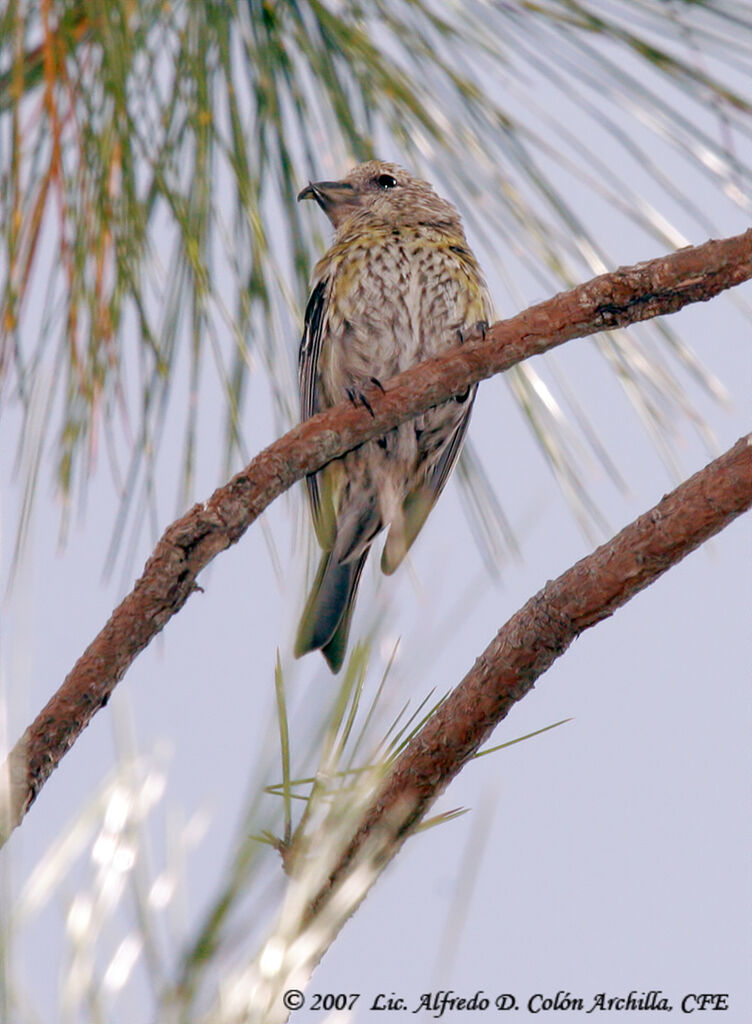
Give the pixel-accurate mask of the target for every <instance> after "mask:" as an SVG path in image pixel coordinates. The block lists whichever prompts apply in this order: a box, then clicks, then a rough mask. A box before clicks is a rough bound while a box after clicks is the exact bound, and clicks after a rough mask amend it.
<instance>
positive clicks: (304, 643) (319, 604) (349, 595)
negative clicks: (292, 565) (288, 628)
mask: <svg viewBox="0 0 752 1024" xmlns="http://www.w3.org/2000/svg"><path fill="white" fill-rule="evenodd" d="M367 557H368V548H366V550H365V551H364V552H363V554H362V555H359V556H358V558H354V559H353V560H352V561H351V562H338V561H336V560H335V559H334V558H332V553H331V551H325V552H324V555H323V557H322V559H321V563H320V564H319V569H318V572H317V573H316V579H315V580H314V583H313V587H312V588H311V593H310V596H309V598H308V601H307V602H306V606H305V608H304V609H303V615H302V617H301V619H300V626H299V627H298V635H297V637H296V639H295V657H296V658H300V657H301V655H303V654H307V653H308V651H316V650H319V649H320V650H321V653H322V654H323V655H324V657H325V658H326V660H327V662H328V664H329V667H330V668H331V670H332V672H335V673H336V672H339V670H340V668H341V667H342V662H343V661H344V660H345V650H346V649H347V638H348V635H349V633H350V620H351V619H352V611H353V605H354V603H355V595H356V593H357V590H358V583H359V582H360V576H361V573H362V572H363V566H364V565H365V561H366V558H367Z"/></svg>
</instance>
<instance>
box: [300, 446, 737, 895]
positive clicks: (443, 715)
mask: <svg viewBox="0 0 752 1024" xmlns="http://www.w3.org/2000/svg"><path fill="white" fill-rule="evenodd" d="M750 506H752V434H750V435H748V436H747V437H744V438H742V439H741V440H740V441H737V443H736V444H735V445H734V447H733V448H731V449H730V451H728V452H726V453H725V454H724V455H722V456H721V457H720V458H718V459H716V460H715V461H714V462H711V463H710V464H709V465H708V466H706V467H705V468H704V469H702V470H700V472H699V473H695V475H694V476H693V477H691V478H690V479H689V480H687V481H686V482H685V483H683V484H681V485H680V486H679V487H677V488H676V490H675V491H672V492H671V494H668V495H666V496H665V497H664V498H663V499H662V500H661V501H660V502H659V503H658V504H657V505H656V506H655V507H654V508H652V509H650V511H649V512H646V513H645V514H644V515H641V516H640V517H639V519H636V520H635V521H634V522H633V523H631V524H630V525H629V526H627V527H625V528H624V529H623V530H622V531H621V532H620V533H618V534H617V535H616V536H615V537H614V538H612V540H610V541H608V543H606V544H603V545H602V546H601V547H599V548H598V549H597V550H596V551H594V552H593V553H592V554H591V555H588V556H587V558H583V559H582V560H581V561H580V562H578V563H577V564H576V565H574V566H573V567H572V568H571V569H568V570H567V571H566V572H565V573H563V574H562V575H561V576H559V578H558V579H557V580H554V581H553V582H549V583H547V584H546V586H545V587H544V588H543V589H542V590H541V591H539V592H538V593H537V594H536V595H535V597H532V598H531V599H530V600H529V601H528V602H527V604H525V605H524V607H522V608H521V609H520V610H519V611H518V612H517V613H516V614H515V615H513V616H512V618H511V619H510V620H509V621H508V622H507V623H506V625H505V626H503V627H502V628H501V629H500V630H499V632H498V633H497V634H496V636H495V637H494V639H493V640H492V641H491V643H490V644H489V645H488V647H487V648H486V649H485V651H484V652H483V653H482V654H481V656H480V657H479V658H478V660H477V661H476V662H475V665H474V666H473V667H472V668H471V669H470V671H469V672H468V673H467V675H466V676H465V678H464V679H463V680H462V682H461V683H460V684H459V685H458V686H457V687H456V689H455V690H453V692H452V693H451V695H450V696H449V697H448V698H447V700H446V701H445V702H444V703H443V704H442V705H441V706H440V707H439V709H438V710H437V711H436V712H435V713H434V714H433V715H432V716H431V718H430V719H429V720H428V722H426V724H425V725H424V726H423V728H422V729H421V730H420V732H419V733H418V734H417V735H416V736H415V737H413V739H412V740H411V741H410V743H409V744H408V746H407V747H406V748H405V750H404V751H403V753H402V754H401V755H400V757H399V758H398V759H397V761H396V762H395V764H394V766H393V767H392V769H391V770H390V772H389V774H388V776H387V778H386V779H385V781H384V783H383V785H382V788H381V790H380V792H379V794H378V796H377V797H376V799H375V801H374V803H373V805H372V806H371V808H370V809H369V810H368V811H367V813H366V814H365V815H364V817H363V820H362V822H361V825H360V827H359V829H358V831H357V833H356V834H355V836H354V837H353V839H352V841H351V843H350V845H349V847H348V848H347V850H346V851H345V853H344V855H343V857H342V858H341V860H340V862H339V863H338V864H337V866H336V867H335V868H334V870H333V871H332V873H331V875H330V878H329V883H328V885H327V887H326V888H325V889H324V890H323V891H322V892H321V893H319V896H318V897H317V899H316V900H315V901H314V903H313V905H312V907H311V911H310V912H311V915H313V914H314V913H315V912H316V911H317V910H319V909H320V908H321V906H322V905H323V904H324V903H325V901H326V899H327V897H328V895H329V894H330V892H331V891H332V889H333V888H334V886H335V885H336V883H337V882H338V881H340V880H342V879H343V878H345V877H346V875H347V869H348V867H349V866H350V865H352V864H353V863H356V862H357V860H356V858H357V855H358V854H359V852H361V851H362V850H364V848H365V843H366V841H367V840H368V839H369V838H370V837H373V836H374V835H375V836H377V837H378V844H377V846H376V849H377V850H378V861H379V863H380V865H383V864H384V863H386V862H387V861H388V860H390V859H391V858H392V857H393V856H394V855H395V854H396V853H397V851H398V850H399V848H400V846H401V845H402V843H403V842H404V840H405V838H406V837H407V836H408V835H409V833H410V830H411V829H412V828H413V827H414V826H415V825H416V824H417V823H418V822H419V821H420V820H421V818H422V817H423V815H424V814H425V813H426V811H427V810H428V809H429V807H430V806H431V804H432V803H433V802H434V801H435V800H436V798H437V797H438V796H439V795H440V794H441V793H442V791H443V790H444V789H445V788H446V786H447V785H448V784H449V783H450V782H451V780H452V779H453V778H454V777H455V775H457V774H458V772H459V771H460V770H461V768H462V767H463V766H464V765H465V764H466V763H467V761H468V760H469V759H470V758H472V757H473V755H474V754H475V753H476V752H477V751H478V749H479V748H480V747H481V745H482V744H483V743H484V742H485V741H486V740H487V739H488V737H489V736H490V734H491V732H492V731H493V729H494V728H495V727H496V726H497V725H498V724H499V722H501V721H502V719H503V718H505V717H506V715H507V713H508V712H509V710H510V709H511V707H512V705H513V704H515V703H516V702H517V701H518V700H521V699H522V698H523V697H524V696H525V694H526V693H528V692H529V691H530V690H531V689H532V688H533V685H534V684H535V681H536V680H537V679H538V678H539V677H540V676H541V675H542V674H543V673H544V672H545V671H546V670H547V669H548V668H549V667H550V666H551V665H552V664H553V662H554V661H555V660H556V659H557V658H558V657H559V656H560V655H562V654H563V653H564V652H565V651H566V650H567V648H568V647H569V645H570V644H571V643H572V641H573V640H575V639H576V638H577V637H578V636H579V635H580V633H582V632H583V631H584V630H586V629H589V628H590V627H591V626H594V625H595V624H596V623H598V622H600V621H601V620H602V619H605V618H608V616H610V615H613V613H614V612H615V611H616V609H617V608H620V607H621V606H622V605H624V604H626V603H627V601H629V600H630V598H632V597H634V595H635V594H637V593H638V592H639V591H640V590H643V589H644V588H645V587H647V586H648V585H649V584H650V583H652V582H653V581H654V580H656V579H658V577H659V576H661V575H662V574H663V573H664V572H666V570H667V569H670V568H671V567H672V566H673V565H676V564H677V563H678V562H680V561H681V560H682V558H684V557H685V555H688V554H689V553H690V552H691V551H693V550H694V549H695V548H696V547H698V546H699V545H700V544H702V543H703V542H704V541H706V540H708V538H710V537H712V536H713V535H714V534H716V533H718V532H720V531H721V530H722V529H723V528H724V527H725V526H727V525H728V524H729V523H730V522H731V521H732V520H733V519H735V518H736V517H737V516H738V515H740V514H741V513H742V512H744V511H746V510H747V509H748V508H750ZM368 855H369V856H373V855H374V854H373V845H372V846H371V848H370V849H368ZM352 909H354V908H352Z"/></svg>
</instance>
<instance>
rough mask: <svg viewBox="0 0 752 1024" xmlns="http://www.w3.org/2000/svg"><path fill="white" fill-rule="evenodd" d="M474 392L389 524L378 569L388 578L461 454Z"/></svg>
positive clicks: (424, 519) (420, 525)
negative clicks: (423, 477) (397, 516)
mask: <svg viewBox="0 0 752 1024" xmlns="http://www.w3.org/2000/svg"><path fill="white" fill-rule="evenodd" d="M476 391H477V386H476V387H474V388H471V389H470V393H469V394H468V396H467V398H465V408H464V409H463V411H462V415H461V417H460V418H459V420H458V421H457V423H456V424H455V427H454V429H453V430H452V432H451V434H450V435H449V437H447V439H446V441H445V442H444V445H443V448H442V452H441V455H440V456H439V458H438V459H437V461H436V465H435V466H434V467H433V469H432V470H431V472H430V474H429V476H428V477H427V479H426V481H425V482H424V483H423V484H421V486H420V487H418V488H417V489H416V490H414V491H411V492H410V493H409V494H408V495H407V497H406V498H405V500H404V502H403V503H402V517H401V518H400V519H397V520H395V521H394V522H392V525H391V528H390V530H389V536H388V537H387V539H386V544H385V545H384V550H383V552H382V555H381V569H382V571H383V572H385V573H387V574H388V575H389V574H391V573H393V572H394V571H395V569H397V567H398V566H399V564H400V563H401V562H402V559H403V558H404V557H405V555H406V554H407V552H408V551H409V549H410V547H411V545H412V543H413V541H414V540H415V538H416V537H417V536H418V534H419V533H420V531H421V529H422V527H423V523H425V521H426V519H427V518H428V514H429V512H430V511H431V509H432V508H433V507H434V505H435V504H436V502H437V501H438V499H439V495H440V494H441V492H442V491H443V489H444V485H445V484H446V482H447V480H448V479H449V476H450V474H451V472H452V470H453V469H454V464H455V462H456V461H457V459H458V458H459V454H460V452H461V451H462V445H463V442H464V440H465V434H467V428H468V424H469V423H470V412H471V411H472V408H473V402H474V401H475V394H476ZM450 401H452V399H450Z"/></svg>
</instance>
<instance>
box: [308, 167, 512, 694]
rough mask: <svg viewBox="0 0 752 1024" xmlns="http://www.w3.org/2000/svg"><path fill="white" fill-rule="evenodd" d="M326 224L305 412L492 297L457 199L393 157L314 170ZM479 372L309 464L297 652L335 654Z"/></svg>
mask: <svg viewBox="0 0 752 1024" xmlns="http://www.w3.org/2000/svg"><path fill="white" fill-rule="evenodd" d="M297 198H298V201H300V200H303V199H313V200H315V202H316V203H317V204H318V206H319V207H321V209H322V210H323V211H324V213H325V214H326V215H327V217H328V219H329V221H330V222H331V224H332V226H333V228H334V239H333V242H332V245H331V247H330V248H329V249H328V251H327V252H326V253H325V254H324V255H323V256H322V258H321V259H320V260H319V261H318V263H317V264H316V267H315V268H314V271H313V276H312V281H311V291H310V297H309V299H308V303H307V306H306V310H305V316H304V329H303V336H302V340H301V343H300V351H299V358H298V382H299V389H300V404H301V415H302V418H303V419H307V418H309V417H310V416H313V415H314V414H316V413H318V412H322V411H323V410H325V409H329V408H331V407H332V406H334V405H337V404H338V403H340V402H341V401H343V399H344V398H345V396H346V395H347V396H349V397H350V398H351V400H353V401H354V402H356V403H357V402H358V401H360V402H362V403H363V404H364V405H366V406H367V407H370V403H369V401H368V398H367V393H368V392H369V391H370V392H372V393H373V394H375V392H373V389H374V388H381V387H382V384H381V382H382V381H384V380H388V379H389V378H390V377H393V376H394V375H395V374H397V373H401V372H402V371H403V370H406V369H408V368H410V367H411V366H414V365H416V364H417V363H419V362H421V361H423V360H424V359H428V358H429V357H431V356H435V355H439V354H440V353H442V352H445V351H447V350H449V349H450V348H452V347H453V346H455V345H457V344H460V343H462V342H463V341H464V340H466V339H467V338H468V337H469V336H470V335H471V334H473V333H477V332H478V331H481V332H485V328H486V326H487V325H488V323H489V322H490V320H491V313H492V306H491V300H490V297H489V293H488V288H487V286H486V283H485V280H484V277H483V274H482V272H481V270H480V268H479V266H478V262H477V260H476V258H475V256H474V255H473V252H472V250H471V249H470V246H469V245H468V242H467V239H466V237H465V233H464V230H463V227H462V222H461V220H460V216H459V214H458V212H457V210H456V209H455V207H454V206H453V205H452V204H451V203H450V202H448V201H447V200H446V199H442V198H441V197H440V196H439V195H437V193H436V192H435V191H434V188H433V187H432V186H431V185H430V184H429V183H428V182H426V181H421V180H420V179H418V178H416V177H413V176H412V175H411V174H409V173H408V172H407V171H406V170H405V169H404V168H402V167H400V166H398V165H397V164H394V163H387V162H384V161H380V160H369V161H367V162H365V163H361V164H358V165H356V166H355V167H353V168H352V170H350V171H349V172H348V173H347V174H346V175H345V176H344V177H343V178H342V179H341V180H339V181H317V182H310V183H309V184H308V185H307V186H306V187H305V188H304V189H302V191H301V192H300V193H299V194H298V197H297ZM476 388H477V386H473V387H471V388H469V389H468V391H467V392H466V393H465V394H462V395H458V396H457V397H456V398H452V399H450V400H448V401H446V402H444V403H442V404H441V405H439V406H437V407H435V408H433V409H430V410H429V411H428V412H425V413H422V414H421V415H420V416H417V417H415V419H413V420H410V421H408V422H407V423H402V424H400V425H399V426H398V427H396V428H395V429H394V430H391V431H390V432H389V433H388V434H386V436H384V437H382V438H380V439H379V440H375V441H369V442H367V443H366V444H363V445H361V446H360V447H359V448H356V449H355V450H353V451H350V452H348V453H347V454H345V455H343V456H342V457H341V458H338V459H335V460H334V461H332V462H330V463H329V464H328V465H326V466H325V467H324V468H323V469H321V470H320V471H319V472H318V473H315V474H312V475H310V476H308V477H306V489H307V492H308V499H309V505H310V509H311V513H312V518H313V523H314V527H315V531H316V535H317V538H318V541H319V544H320V546H321V548H322V549H323V554H322V556H321V561H320V564H319V567H318V571H317V573H316V576H315V579H314V582H313V586H312V588H311V591H310V594H309V597H308V600H307V602H306V604H305V607H304V610H303V614H302V616H301V620H300V625H299V627H298V632H297V636H296V640H295V647H294V654H295V657H298V658H299V657H301V656H302V655H304V654H306V653H307V652H309V651H314V650H320V651H321V653H322V654H323V656H324V658H325V659H326V661H327V663H328V665H329V667H330V669H331V670H332V672H333V673H335V674H336V673H337V672H338V671H339V670H340V668H341V667H342V664H343V661H344V657H345V653H346V649H347V641H348V634H349V631H350V623H351V619H352V612H353V605H354V602H355V597H356V593H357V589H358V584H359V582H360V578H361V574H362V572H363V567H364V565H365V562H366V559H367V557H368V554H369V551H370V549H371V545H372V544H373V542H374V540H375V539H376V537H377V536H378V535H379V534H380V533H381V531H382V530H384V529H386V528H387V527H388V531H389V532H388V534H387V537H386V541H385V544H384V548H383V552H382V556H381V569H382V571H383V572H384V573H386V574H387V575H389V574H391V573H393V572H394V571H395V570H396V569H397V567H398V566H399V564H400V563H401V561H402V560H403V558H404V557H405V555H406V553H407V551H408V549H409V548H410V546H411V544H412V543H413V541H414V540H415V538H416V536H417V534H418V533H419V531H420V529H421V527H422V526H423V524H424V522H425V520H426V517H427V516H428V514H429V512H430V511H431V509H432V508H433V506H434V504H435V503H436V501H437V499H438V497H439V495H440V494H441V492H442V490H443V488H444V485H445V484H446V482H447V480H448V478H449V476H450V474H451V472H452V469H453V467H454V465H455V463H456V461H457V458H458V457H459V454H460V451H461V449H462V445H463V442H464V440H465V435H466V433H467V428H468V422H469V419H470V412H471V410H472V406H473V402H474V400H475V393H476Z"/></svg>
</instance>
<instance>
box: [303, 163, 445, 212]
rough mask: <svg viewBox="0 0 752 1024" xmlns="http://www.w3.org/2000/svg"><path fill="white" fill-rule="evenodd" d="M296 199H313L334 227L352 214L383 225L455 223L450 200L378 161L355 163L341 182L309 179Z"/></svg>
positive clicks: (391, 166)
mask: <svg viewBox="0 0 752 1024" xmlns="http://www.w3.org/2000/svg"><path fill="white" fill-rule="evenodd" d="M300 199H315V200H316V202H317V203H318V204H319V206H320V207H321V209H322V210H323V211H324V213H325V214H326V215H327V217H328V218H329V220H330V221H331V222H332V224H333V225H334V227H335V228H340V227H341V226H342V225H343V224H344V223H345V222H346V221H347V220H349V219H350V218H351V217H353V216H357V217H358V218H359V219H360V218H361V217H362V218H364V219H366V220H368V221H370V222H374V221H378V222H380V223H387V224H392V223H393V224H410V223H411V222H412V223H417V222H420V221H425V220H430V221H432V222H447V223H452V224H457V223H459V217H458V214H457V211H456V210H455V209H454V207H453V206H452V205H451V203H448V202H447V201H446V200H445V199H441V198H440V196H437V195H436V193H435V192H434V190H433V188H432V187H431V185H429V184H428V182H427V181H421V180H420V179H419V178H414V177H413V176H412V175H411V174H408V172H407V171H406V170H405V169H404V168H402V167H400V166H398V165H397V164H389V163H385V162H384V161H382V160H369V161H368V162H367V163H364V164H358V165H357V166H355V167H353V169H352V170H351V171H350V172H349V173H348V174H346V175H345V177H344V178H342V180H341V181H312V182H311V183H310V184H309V185H307V186H306V187H305V188H304V189H303V190H302V191H301V192H300V193H299V194H298V200H300Z"/></svg>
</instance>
